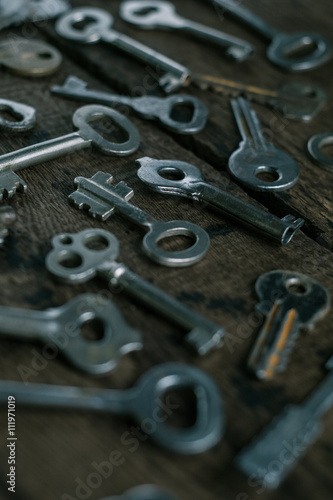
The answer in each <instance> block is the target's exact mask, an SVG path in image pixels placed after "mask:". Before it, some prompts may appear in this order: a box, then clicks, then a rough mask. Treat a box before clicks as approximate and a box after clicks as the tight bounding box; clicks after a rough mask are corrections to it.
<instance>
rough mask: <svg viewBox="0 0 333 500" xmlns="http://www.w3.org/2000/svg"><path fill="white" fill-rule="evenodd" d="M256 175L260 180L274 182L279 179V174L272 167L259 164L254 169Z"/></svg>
mask: <svg viewBox="0 0 333 500" xmlns="http://www.w3.org/2000/svg"><path fill="white" fill-rule="evenodd" d="M256 177H257V178H258V179H260V180H261V181H265V182H275V181H277V180H279V179H280V174H279V172H278V171H277V170H276V169H275V168H273V167H267V166H261V167H258V168H257V169H256Z"/></svg>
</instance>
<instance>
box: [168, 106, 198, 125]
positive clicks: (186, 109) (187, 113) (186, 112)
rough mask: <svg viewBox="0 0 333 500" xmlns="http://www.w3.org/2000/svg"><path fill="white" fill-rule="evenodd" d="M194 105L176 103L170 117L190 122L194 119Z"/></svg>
mask: <svg viewBox="0 0 333 500" xmlns="http://www.w3.org/2000/svg"><path fill="white" fill-rule="evenodd" d="M193 114H194V106H193V104H192V103H179V104H175V105H174V106H173V108H172V110H171V113H170V117H171V118H172V119H173V120H175V121H177V122H180V123H188V122H190V121H191V120H192V118H193Z"/></svg>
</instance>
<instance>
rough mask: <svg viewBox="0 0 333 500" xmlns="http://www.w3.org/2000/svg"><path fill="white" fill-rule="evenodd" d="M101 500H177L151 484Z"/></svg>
mask: <svg viewBox="0 0 333 500" xmlns="http://www.w3.org/2000/svg"><path fill="white" fill-rule="evenodd" d="M101 500H177V499H176V497H174V496H173V495H171V493H168V492H167V491H165V490H162V489H160V488H158V487H157V486H153V485H150V484H144V485H142V486H136V487H135V488H131V489H130V490H128V491H126V493H124V494H123V495H121V496H118V495H117V496H115V497H114V496H112V497H105V498H102V499H101Z"/></svg>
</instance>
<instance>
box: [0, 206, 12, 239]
mask: <svg viewBox="0 0 333 500" xmlns="http://www.w3.org/2000/svg"><path fill="white" fill-rule="evenodd" d="M15 221H16V213H15V211H14V209H13V208H12V207H0V247H2V245H3V244H4V242H5V238H7V236H8V233H9V231H8V226H10V225H11V224H13V223H14V222H15Z"/></svg>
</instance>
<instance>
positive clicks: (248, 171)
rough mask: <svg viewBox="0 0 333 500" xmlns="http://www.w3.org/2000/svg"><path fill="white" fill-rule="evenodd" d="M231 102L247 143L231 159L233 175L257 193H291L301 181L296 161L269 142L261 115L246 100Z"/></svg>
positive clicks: (230, 168) (229, 167)
mask: <svg viewBox="0 0 333 500" xmlns="http://www.w3.org/2000/svg"><path fill="white" fill-rule="evenodd" d="M230 102H231V107H232V110H233V113H234V115H235V119H236V122H237V126H238V129H239V132H240V134H241V136H242V139H243V140H242V142H240V144H239V148H238V149H237V150H236V151H234V152H233V153H232V155H231V156H230V158H229V161H228V170H229V172H230V173H231V174H232V175H233V176H234V177H235V178H236V179H237V180H238V181H239V182H240V183H241V184H243V185H244V186H246V187H248V188H250V189H253V190H255V191H285V190H286V189H290V188H291V187H292V186H294V185H295V184H296V182H297V180H298V177H299V169H298V165H297V163H296V162H295V160H294V159H293V158H292V157H291V156H289V155H288V154H287V153H285V152H284V151H281V150H280V149H277V148H276V147H275V146H274V144H272V143H271V142H268V141H267V140H266V139H265V137H264V135H263V132H262V129H261V125H260V122H259V120H258V117H257V114H256V113H255V111H254V110H253V109H252V108H251V106H250V103H249V102H248V101H247V100H246V99H243V98H242V97H239V98H238V99H232V100H231V101H230ZM248 132H249V133H250V135H249V134H248ZM267 176H269V177H268V178H267ZM271 179H272V180H271Z"/></svg>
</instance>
